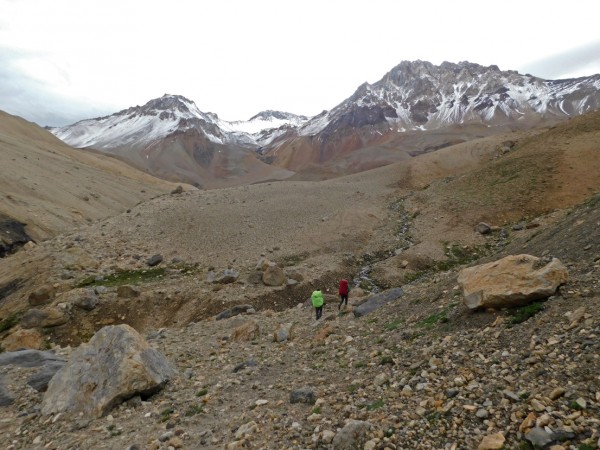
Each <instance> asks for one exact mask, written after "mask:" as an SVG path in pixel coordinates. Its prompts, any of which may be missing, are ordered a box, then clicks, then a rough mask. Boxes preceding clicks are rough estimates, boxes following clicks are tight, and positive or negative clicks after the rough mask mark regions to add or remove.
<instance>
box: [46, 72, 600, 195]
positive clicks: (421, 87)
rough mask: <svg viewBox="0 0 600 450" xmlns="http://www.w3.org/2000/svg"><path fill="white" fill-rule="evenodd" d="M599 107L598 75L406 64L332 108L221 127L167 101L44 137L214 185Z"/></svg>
mask: <svg viewBox="0 0 600 450" xmlns="http://www.w3.org/2000/svg"><path fill="white" fill-rule="evenodd" d="M599 108H600V75H594V76H590V77H583V78H577V79H567V80H543V79H541V78H537V77H534V76H532V75H528V74H527V75H521V74H519V73H518V72H515V71H501V70H500V69H499V68H498V67H497V66H489V67H484V66H481V65H478V64H473V63H469V62H461V63H458V64H454V63H449V62H444V63H442V64H441V65H439V66H436V65H433V64H431V63H429V62H425V61H413V62H409V61H403V62H401V63H400V64H399V65H398V66H396V67H394V68H393V69H392V70H391V71H390V72H388V73H387V74H386V75H385V76H384V77H383V78H382V79H381V80H380V81H378V82H376V83H374V84H372V85H371V84H368V83H365V84H363V85H361V86H360V87H359V88H358V89H357V90H356V92H355V93H354V94H353V95H352V96H350V97H349V98H348V99H346V100H344V101H343V102H342V103H340V104H339V105H338V106H336V107H335V108H333V109H332V110H331V111H323V112H322V113H321V114H319V115H317V116H315V117H312V118H307V117H303V116H297V115H294V114H291V113H287V112H280V111H263V112H261V113H259V114H257V115H255V116H254V117H252V118H251V119H249V120H248V121H235V122H227V121H224V120H221V119H220V118H219V117H218V116H217V115H216V114H213V113H205V112H202V111H201V110H200V109H199V108H198V107H197V106H196V105H195V103H194V102H192V101H191V100H188V99H186V98H184V97H182V96H178V95H164V96H163V97H161V98H158V99H154V100H151V101H149V102H148V103H146V104H145V105H143V106H136V107H132V108H129V109H126V110H123V111H120V112H118V113H115V114H113V115H111V116H107V117H100V118H96V119H89V120H84V121H81V122H78V123H76V124H73V125H70V126H66V127H62V128H53V129H50V130H51V131H52V132H53V133H54V134H55V135H56V136H57V137H59V138H60V139H62V140H63V141H65V142H66V143H68V144H69V145H71V146H73V147H79V148H89V149H95V150H98V151H101V152H103V153H109V154H112V155H115V156H117V157H119V158H122V159H124V160H125V161H128V162H129V163H131V164H133V165H134V166H137V167H139V168H142V169H144V170H147V171H149V172H151V173H153V174H155V175H157V176H160V177H164V178H166V179H171V180H181V181H186V182H191V183H195V184H196V185H199V186H202V187H218V186H225V185H232V184H240V183H245V182H256V181H263V180H265V179H283V178H287V177H289V176H291V175H293V173H294V172H301V173H304V174H305V176H308V175H307V174H310V173H314V172H321V173H323V174H324V175H323V176H327V175H331V174H339V173H348V172H356V171H360V170H364V169H367V168H371V167H376V166H379V165H383V164H388V163H390V162H394V161H396V160H399V159H404V158H406V157H407V155H414V154H417V153H422V152H425V151H430V150H431V149H436V148H441V147H444V146H447V145H450V144H452V143H456V142H462V141H465V140H468V139H472V138H474V137H478V136H482V135H489V134H493V133H496V132H498V131H507V130H510V129H524V128H529V127H532V126H538V125H545V124H553V123H555V122H557V121H560V120H563V119H565V118H568V117H572V116H577V115H580V114H584V113H586V112H590V111H593V110H596V109H599Z"/></svg>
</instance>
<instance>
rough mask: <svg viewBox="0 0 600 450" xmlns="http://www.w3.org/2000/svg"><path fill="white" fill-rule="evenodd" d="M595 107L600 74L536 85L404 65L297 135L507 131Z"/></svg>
mask: <svg viewBox="0 0 600 450" xmlns="http://www.w3.org/2000/svg"><path fill="white" fill-rule="evenodd" d="M598 108H600V75H594V76H591V77H584V78H577V79H569V80H543V79H541V78H537V77H534V76H532V75H521V74H519V73H518V72H515V71H501V70H500V69H499V68H498V67H497V66H489V67H484V66H480V65H478V64H473V63H469V62H461V63H458V64H454V63H449V62H444V63H442V64H441V65H439V66H435V65H433V64H431V63H429V62H426V61H414V62H410V61H403V62H402V63H400V64H399V65H398V66H396V67H394V68H393V69H392V70H391V71H390V72H388V73H387V74H386V75H385V76H384V77H383V78H382V79H381V80H380V81H378V82H376V83H374V84H372V85H371V84H368V83H365V84H363V85H361V86H360V87H359V88H358V89H357V90H356V92H355V93H354V94H353V95H352V96H351V97H349V98H348V99H347V100H345V101H344V102H342V103H341V104H339V105H338V106H336V107H335V108H333V109H332V110H331V111H328V112H326V113H325V114H322V115H319V116H317V117H314V118H312V119H311V120H310V121H308V122H307V123H306V124H305V125H304V126H303V127H302V128H301V129H300V134H301V135H304V136H314V135H317V134H319V133H322V132H324V131H326V130H327V131H329V132H334V131H335V130H337V129H339V128H341V127H347V126H351V127H354V128H360V127H363V126H365V125H379V124H382V123H386V124H389V126H390V127H391V128H394V129H396V130H397V131H406V130H417V129H419V130H425V129H428V130H431V129H438V128H442V127H444V126H448V125H454V124H469V123H483V124H486V125H491V126H493V125H507V124H508V125H511V124H515V123H516V122H519V121H521V120H527V119H531V118H549V117H567V116H575V115H579V114H584V113H586V112H590V111H593V110H596V109H598Z"/></svg>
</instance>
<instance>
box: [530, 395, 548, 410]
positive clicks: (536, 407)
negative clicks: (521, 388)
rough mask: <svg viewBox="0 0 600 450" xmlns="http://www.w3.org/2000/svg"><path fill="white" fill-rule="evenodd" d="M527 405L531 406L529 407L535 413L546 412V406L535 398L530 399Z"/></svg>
mask: <svg viewBox="0 0 600 450" xmlns="http://www.w3.org/2000/svg"><path fill="white" fill-rule="evenodd" d="M529 404H530V405H531V407H532V408H533V409H534V410H535V411H537V412H542V411H546V406H545V405H544V404H543V403H542V402H540V401H539V400H536V399H535V398H534V399H532V400H531V401H530V402H529Z"/></svg>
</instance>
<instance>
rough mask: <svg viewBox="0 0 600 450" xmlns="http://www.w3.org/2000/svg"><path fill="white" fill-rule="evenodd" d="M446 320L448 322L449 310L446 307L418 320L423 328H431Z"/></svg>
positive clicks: (419, 325)
mask: <svg viewBox="0 0 600 450" xmlns="http://www.w3.org/2000/svg"><path fill="white" fill-rule="evenodd" d="M446 322H448V310H447V309H444V310H442V311H440V312H437V313H435V314H432V315H431V316H429V317H427V318H426V319H423V320H421V321H420V322H417V326H418V327H422V328H431V327H433V326H434V325H436V324H438V323H446Z"/></svg>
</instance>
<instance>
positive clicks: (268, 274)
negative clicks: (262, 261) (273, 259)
mask: <svg viewBox="0 0 600 450" xmlns="http://www.w3.org/2000/svg"><path fill="white" fill-rule="evenodd" d="M262 281H263V283H264V284H266V285H267V286H283V285H284V284H285V281H286V277H285V273H284V271H283V269H282V268H281V267H279V266H276V265H274V264H273V265H270V266H268V267H267V268H266V269H265V271H264V272H263V275H262Z"/></svg>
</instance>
